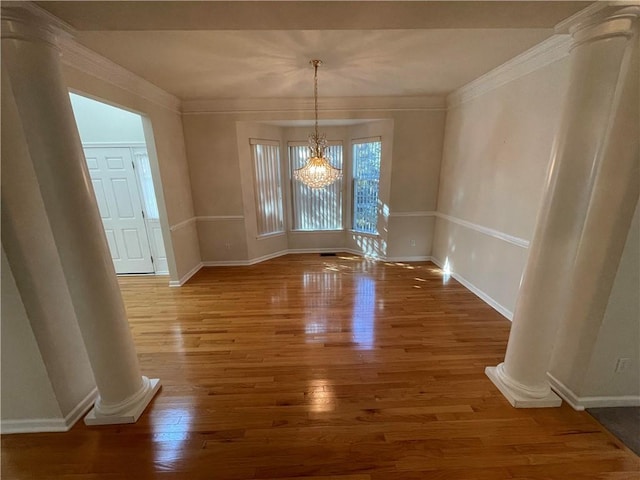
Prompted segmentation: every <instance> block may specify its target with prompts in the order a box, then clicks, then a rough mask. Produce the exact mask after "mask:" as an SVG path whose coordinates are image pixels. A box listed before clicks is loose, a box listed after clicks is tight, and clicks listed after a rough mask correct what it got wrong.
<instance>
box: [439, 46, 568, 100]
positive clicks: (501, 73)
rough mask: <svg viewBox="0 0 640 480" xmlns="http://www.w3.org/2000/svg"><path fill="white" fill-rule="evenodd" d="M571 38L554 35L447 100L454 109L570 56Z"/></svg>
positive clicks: (457, 91) (455, 92) (460, 89)
mask: <svg viewBox="0 0 640 480" xmlns="http://www.w3.org/2000/svg"><path fill="white" fill-rule="evenodd" d="M570 46H571V36H570V35H564V34H562V35H553V36H552V37H550V38H548V39H547V40H544V41H543V42H541V43H539V44H537V45H536V46H534V47H532V48H530V49H529V50H527V51H526V52H523V53H521V54H520V55H518V56H516V57H514V58H512V59H511V60H509V61H507V62H505V63H503V64H502V65H500V66H498V67H496V68H494V69H493V70H491V71H490V72H488V73H485V74H484V75H482V76H481V77H478V78H477V79H475V80H473V81H471V82H469V83H467V84H466V85H464V86H462V87H460V88H459V89H457V90H455V91H454V92H452V93H450V94H449V96H448V97H447V107H448V108H454V107H457V106H458V105H460V104H462V103H465V102H468V101H469V100H472V99H474V98H476V97H479V96H480V95H484V94H485V93H487V92H490V91H492V90H494V89H496V88H498V87H501V86H502V85H505V84H507V83H509V82H512V81H514V80H517V79H518V78H520V77H523V76H525V75H527V74H529V73H531V72H534V71H536V70H538V69H540V68H542V67H544V66H546V65H549V64H551V63H553V62H556V61H558V60H560V59H561V58H564V57H566V56H567V55H569V48H570Z"/></svg>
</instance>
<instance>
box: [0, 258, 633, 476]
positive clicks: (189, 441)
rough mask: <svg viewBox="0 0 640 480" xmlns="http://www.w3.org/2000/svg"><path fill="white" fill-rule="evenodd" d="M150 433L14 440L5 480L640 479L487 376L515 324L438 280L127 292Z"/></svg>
mask: <svg viewBox="0 0 640 480" xmlns="http://www.w3.org/2000/svg"><path fill="white" fill-rule="evenodd" d="M121 286H122V291H123V295H124V299H125V303H126V305H127V309H128V313H129V317H130V322H131V327H132V330H133V334H134V338H135V341H136V345H137V349H138V353H139V358H140V364H141V368H142V371H143V373H144V374H145V375H147V376H149V377H159V378H161V380H162V384H163V387H162V390H161V391H160V393H159V394H158V396H157V397H156V399H155V400H154V401H153V403H152V404H151V405H150V407H149V408H148V409H147V411H146V412H145V414H144V415H143V417H142V418H141V419H140V420H139V422H138V423H137V424H134V425H120V426H106V427H90V428H89V427H86V426H85V425H84V424H83V423H82V422H79V423H78V424H77V425H76V426H75V427H74V428H73V429H72V430H71V431H70V432H68V433H55V434H53V433H52V434H29V435H7V436H3V437H2V479H3V480H4V479H49V478H57V479H58V478H59V479H125V478H126V479H146V478H160V479H196V480H198V479H216V480H223V479H224V480H226V479H229V480H231V479H276V478H279V479H289V480H292V479H298V478H304V479H307V480H309V479H314V480H320V479H322V480H328V479H335V480H395V479H406V480H414V479H455V480H462V479H490V480H501V479H515V478H518V479H563V480H564V479H569V480H572V479H637V478H639V477H640V476H639V475H638V472H639V468H640V464H639V459H638V457H637V456H635V455H634V454H633V453H632V452H630V451H629V450H628V449H626V448H625V447H624V446H623V445H622V444H621V443H620V442H619V441H618V440H617V439H615V437H613V436H612V435H610V434H609V433H608V432H606V431H605V430H603V428H602V427H601V426H600V425H599V424H598V423H597V422H596V421H595V420H594V419H593V418H591V417H590V416H589V415H588V414H587V413H585V412H576V411H574V410H572V409H571V408H570V407H568V406H566V405H563V406H562V407H561V408H555V409H535V410H532V409H524V410H523V409H514V408H512V407H511V406H510V405H509V404H508V403H507V401H506V400H505V399H504V398H503V397H502V396H501V394H500V393H499V392H498V390H497V389H496V388H495V387H494V386H493V384H492V383H491V382H490V381H489V379H488V378H487V377H485V375H484V368H485V366H487V365H496V364H497V363H499V362H500V361H502V359H503V358H504V351H505V347H506V342H507V337H508V332H509V327H510V323H509V321H507V320H506V319H504V318H503V317H502V316H500V315H499V314H498V313H496V312H495V311H494V310H492V309H491V308H490V307H488V306H487V305H486V304H484V303H483V302H482V301H481V300H479V299H478V298H477V297H476V296H474V295H473V294H472V293H470V292H469V291H468V290H466V289H465V288H464V287H462V286H461V285H460V284H458V283H457V282H456V281H454V280H453V279H448V280H447V279H445V278H443V275H442V272H441V271H440V270H439V269H438V268H437V267H436V266H435V265H433V264H431V263H420V264H389V263H383V262H374V261H368V260H365V259H362V258H360V257H354V256H351V255H339V256H337V257H320V256H318V255H295V256H287V257H281V258H278V259H274V260H270V261H267V262H264V263H261V264H258V265H254V266H250V267H217V268H206V269H203V270H201V271H200V272H199V273H198V274H197V275H196V276H194V277H193V278H192V279H191V281H189V282H188V283H187V284H186V285H185V286H183V287H182V288H173V289H172V288H168V287H167V279H166V277H164V278H149V277H132V278H122V279H121Z"/></svg>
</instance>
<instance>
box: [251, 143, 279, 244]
mask: <svg viewBox="0 0 640 480" xmlns="http://www.w3.org/2000/svg"><path fill="white" fill-rule="evenodd" d="M249 145H250V154H251V163H252V176H253V195H254V206H255V209H256V210H255V220H256V238H258V239H264V238H270V237H275V236H279V235H286V233H287V223H286V219H285V198H286V194H285V189H284V187H283V183H282V149H281V146H280V141H278V140H267V139H262V138H250V139H249ZM257 146H264V147H276V148H275V152H276V158H275V166H276V169H277V177H278V178H277V183H276V182H274V183H276V189H277V196H278V198H277V199H275V203H276V206H277V209H278V210H279V218H278V219H277V220H278V223H279V225H278V227H277V230H273V231H269V232H265V233H260V217H261V216H262V208H261V204H260V201H259V198H260V195H259V191H260V190H259V184H258V171H257V170H258V164H257V158H256V154H257V151H256V147H257Z"/></svg>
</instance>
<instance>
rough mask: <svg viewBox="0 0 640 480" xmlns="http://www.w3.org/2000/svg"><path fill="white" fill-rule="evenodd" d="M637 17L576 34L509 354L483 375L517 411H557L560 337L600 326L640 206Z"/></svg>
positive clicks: (611, 11) (639, 10) (625, 15)
mask: <svg viewBox="0 0 640 480" xmlns="http://www.w3.org/2000/svg"><path fill="white" fill-rule="evenodd" d="M639 14H640V7H624V8H620V7H618V8H617V9H615V8H612V7H608V8H606V9H604V10H603V11H602V12H600V13H599V14H597V15H595V16H594V17H592V18H589V19H586V20H584V21H582V22H580V23H579V24H578V25H577V26H575V27H574V28H573V29H572V36H573V45H572V50H571V54H570V69H571V71H570V83H569V89H568V92H567V99H566V103H565V106H564V112H563V118H562V121H561V124H560V127H559V130H558V133H557V135H556V140H555V145H554V149H553V152H552V158H551V162H552V165H551V169H550V174H549V177H548V181H547V185H546V189H545V194H544V196H543V203H542V206H541V209H540V212H539V214H538V219H537V223H536V228H535V232H534V236H533V239H532V242H531V247H530V251H529V257H528V260H527V265H526V267H525V271H524V275H523V280H522V285H521V288H520V294H519V296H518V300H517V302H516V308H515V313H514V318H513V325H512V327H511V334H510V336H509V343H508V346H507V353H506V356H505V360H504V362H503V363H501V364H500V365H498V366H497V367H487V369H486V373H487V375H488V376H489V378H490V379H491V380H492V381H493V382H494V384H495V385H496V386H497V387H498V388H499V389H500V391H501V392H502V393H503V395H505V397H506V398H507V399H508V400H509V402H510V403H511V404H512V405H513V406H515V407H552V406H559V405H560V403H561V400H560V398H559V397H558V396H556V395H555V394H554V393H553V392H552V391H551V389H550V386H549V382H548V380H547V370H548V367H549V361H550V358H551V355H552V353H553V350H554V343H555V338H556V335H557V333H558V331H559V330H558V329H559V328H560V331H565V333H567V334H569V335H571V332H567V331H566V328H563V326H564V325H572V326H573V327H572V328H577V329H580V328H583V326H584V325H585V323H587V322H593V321H597V322H600V321H601V320H602V316H603V314H604V310H605V308H606V304H607V301H608V296H609V292H610V290H611V287H612V285H613V280H614V277H615V272H616V269H617V265H618V262H619V260H620V257H621V255H622V250H623V248H624V242H625V239H626V236H627V232H628V229H629V225H630V223H631V219H632V217H633V211H634V207H635V205H636V202H637V199H638V132H637V125H638V113H637V108H638V97H637V89H638V84H637V78H638V77H637V62H634V61H633V60H634V55H637V29H638V15H639ZM634 125H635V127H634ZM573 333H574V334H575V333H577V332H576V331H574V332H573ZM558 354H560V355H561V354H562V352H559V353H558Z"/></svg>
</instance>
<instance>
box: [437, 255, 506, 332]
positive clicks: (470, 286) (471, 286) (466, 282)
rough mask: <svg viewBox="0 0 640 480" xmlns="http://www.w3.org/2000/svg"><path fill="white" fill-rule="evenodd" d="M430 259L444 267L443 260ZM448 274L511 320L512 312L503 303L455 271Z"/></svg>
mask: <svg viewBox="0 0 640 480" xmlns="http://www.w3.org/2000/svg"><path fill="white" fill-rule="evenodd" d="M431 261H432V262H433V263H435V264H436V265H437V266H438V267H440V268H441V269H442V268H444V262H442V261H441V260H439V259H438V258H436V257H431ZM450 275H451V276H452V277H453V278H454V279H455V280H457V281H458V282H460V283H461V284H462V285H464V286H465V287H466V288H467V289H468V290H470V291H471V292H472V293H474V294H475V295H476V296H477V297H479V298H480V299H481V300H483V301H484V302H485V303H486V304H488V305H489V306H490V307H491V308H493V309H494V310H495V311H497V312H498V313H499V314H500V315H502V316H503V317H505V318H506V319H507V320H513V312H512V311H511V310H509V309H508V308H506V307H504V306H503V305H501V304H500V303H498V302H497V301H496V300H494V299H493V298H491V297H490V296H489V295H488V294H486V293H485V292H483V291H482V290H480V289H479V288H478V287H476V286H475V285H474V284H473V283H471V282H470V281H469V280H467V279H466V278H464V277H463V276H462V275H460V274H457V273H455V272H451V274H450Z"/></svg>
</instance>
